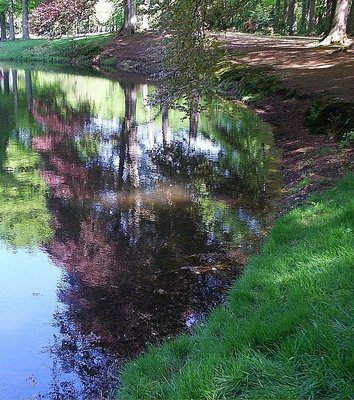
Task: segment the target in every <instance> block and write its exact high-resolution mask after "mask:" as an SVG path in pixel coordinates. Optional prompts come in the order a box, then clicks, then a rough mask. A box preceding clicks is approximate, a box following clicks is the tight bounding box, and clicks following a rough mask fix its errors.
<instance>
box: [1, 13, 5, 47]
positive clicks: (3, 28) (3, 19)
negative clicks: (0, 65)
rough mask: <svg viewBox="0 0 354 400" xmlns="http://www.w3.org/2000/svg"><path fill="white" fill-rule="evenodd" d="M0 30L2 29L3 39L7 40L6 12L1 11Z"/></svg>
mask: <svg viewBox="0 0 354 400" xmlns="http://www.w3.org/2000/svg"><path fill="white" fill-rule="evenodd" d="M0 31H1V40H2V41H5V40H6V17H5V13H3V12H2V13H0Z"/></svg>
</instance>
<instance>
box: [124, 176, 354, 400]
mask: <svg viewBox="0 0 354 400" xmlns="http://www.w3.org/2000/svg"><path fill="white" fill-rule="evenodd" d="M353 221H354V176H353V175H350V176H347V177H346V178H345V179H344V180H343V181H342V182H341V183H340V184H339V185H338V186H337V187H336V188H335V189H332V190H330V191H328V192H327V193H325V194H322V195H317V196H314V197H313V198H312V199H311V200H310V202H309V203H308V204H307V205H306V206H305V207H303V208H298V209H296V210H294V211H292V212H291V213H289V214H288V215H287V216H285V217H283V218H282V219H281V220H279V221H278V222H277V223H276V225H275V226H274V228H273V230H272V232H271V233H270V235H269V238H268V241H267V243H266V245H265V247H264V248H263V251H262V252H261V254H260V255H259V256H257V257H254V258H253V259H252V260H251V261H250V262H249V263H248V265H247V267H246V271H245V273H244V275H243V276H242V277H241V278H240V279H239V280H238V281H237V282H236V283H235V284H234V286H233V288H232V290H231V291H230V293H229V303H228V305H225V306H222V307H219V308H218V309H216V310H215V311H214V312H213V313H212V314H211V316H210V317H209V319H208V321H207V322H206V323H205V324H204V325H203V326H200V327H199V328H198V329H197V331H196V334H195V335H194V336H186V335H182V336H181V337H178V338H177V339H175V340H172V341H169V342H167V343H165V344H163V345H162V346H160V347H156V348H150V349H149V350H148V351H147V352H146V354H144V355H143V356H141V357H140V358H138V359H137V360H135V361H132V362H130V363H129V364H128V365H126V367H125V369H124V371H123V375H122V381H123V387H122V389H121V393H120V398H123V399H137V398H139V399H201V398H203V399H231V398H243V399H245V398H248V399H255V398H262V399H263V398H264V399H266V398H282V399H283V398H287V399H288V398H292V399H299V398H301V399H303V398H311V399H314V398H317V399H329V398H331V399H338V400H339V399H343V398H351V397H352V393H353V390H354V386H353V380H352V376H353V369H354V361H353V360H354V350H353V346H352V342H353V340H354V336H353V329H352V328H353V326H354V317H353V315H354V301H353V296H352V293H353V282H354V254H353V246H354V235H353V230H354V225H353Z"/></svg>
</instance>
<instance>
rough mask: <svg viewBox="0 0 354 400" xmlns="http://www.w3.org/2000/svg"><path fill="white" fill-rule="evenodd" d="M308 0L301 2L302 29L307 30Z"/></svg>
mask: <svg viewBox="0 0 354 400" xmlns="http://www.w3.org/2000/svg"><path fill="white" fill-rule="evenodd" d="M308 3H309V2H308V0H302V3H301V30H302V32H307V27H308Z"/></svg>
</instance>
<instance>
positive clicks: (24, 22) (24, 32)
mask: <svg viewBox="0 0 354 400" xmlns="http://www.w3.org/2000/svg"><path fill="white" fill-rule="evenodd" d="M22 38H23V39H29V38H30V35H29V29H28V0H22Z"/></svg>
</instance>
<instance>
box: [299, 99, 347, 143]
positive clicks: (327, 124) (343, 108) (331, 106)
mask: <svg viewBox="0 0 354 400" xmlns="http://www.w3.org/2000/svg"><path fill="white" fill-rule="evenodd" d="M305 123H306V126H307V127H308V128H309V130H310V133H314V134H325V135H329V136H330V137H332V138H335V139H342V138H343V139H344V140H345V141H348V140H349V142H350V140H351V139H350V137H351V134H350V132H352V130H353V129H354V104H353V103H345V102H343V101H338V100H335V101H315V102H314V103H313V104H312V105H311V106H310V108H309V109H308V110H307V112H306V115H305Z"/></svg>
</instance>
